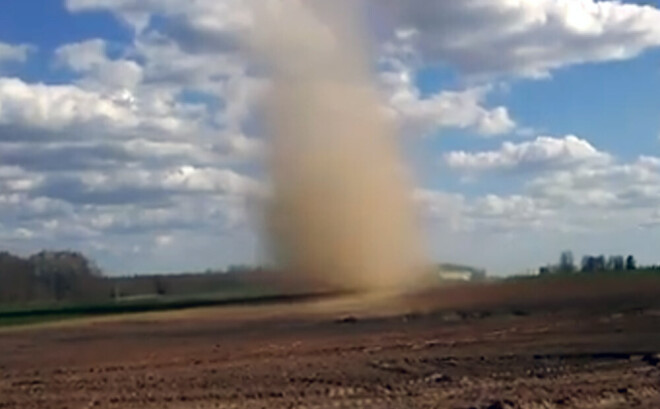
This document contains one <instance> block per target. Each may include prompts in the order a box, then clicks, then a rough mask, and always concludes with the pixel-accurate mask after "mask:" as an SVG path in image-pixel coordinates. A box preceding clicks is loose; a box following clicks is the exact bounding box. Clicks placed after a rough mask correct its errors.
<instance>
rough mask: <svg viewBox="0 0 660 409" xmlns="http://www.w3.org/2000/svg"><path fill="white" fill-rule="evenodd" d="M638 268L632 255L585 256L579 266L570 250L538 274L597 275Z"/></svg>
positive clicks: (542, 268)
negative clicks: (578, 273) (579, 273)
mask: <svg viewBox="0 0 660 409" xmlns="http://www.w3.org/2000/svg"><path fill="white" fill-rule="evenodd" d="M638 268H639V267H638V265H637V260H636V259H635V256H633V255H632V254H630V255H628V256H622V255H611V256H609V257H606V256H605V255H598V256H594V255H585V256H583V257H582V260H581V262H580V264H579V265H578V264H576V262H575V259H574V257H573V252H571V251H570V250H567V251H564V252H562V253H561V255H560V257H559V263H557V264H555V265H549V266H545V267H541V269H540V274H541V275H547V274H557V273H577V272H582V273H597V272H606V271H621V272H623V271H634V270H637V269H638ZM645 268H647V267H645Z"/></svg>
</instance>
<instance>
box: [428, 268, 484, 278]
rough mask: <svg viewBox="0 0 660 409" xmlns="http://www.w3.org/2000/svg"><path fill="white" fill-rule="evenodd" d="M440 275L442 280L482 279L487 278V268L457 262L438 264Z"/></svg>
mask: <svg viewBox="0 0 660 409" xmlns="http://www.w3.org/2000/svg"><path fill="white" fill-rule="evenodd" d="M437 274H438V277H439V278H440V279H441V280H442V281H482V280H485V279H486V270H482V269H477V268H474V267H470V266H462V265H457V264H441V265H440V266H438V272H437Z"/></svg>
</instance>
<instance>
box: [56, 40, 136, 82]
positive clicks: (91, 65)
mask: <svg viewBox="0 0 660 409" xmlns="http://www.w3.org/2000/svg"><path fill="white" fill-rule="evenodd" d="M106 48H107V45H106V42H105V41H104V40H101V39H94V40H88V41H84V42H80V43H73V44H67V45H64V46H62V47H60V48H58V49H57V50H56V51H55V55H56V58H57V60H58V62H59V63H60V64H62V65H63V66H65V67H68V68H69V69H71V70H73V71H74V72H77V73H80V74H84V75H85V81H87V82H88V83H89V85H90V86H98V87H101V88H106V89H110V90H112V89H119V90H133V89H134V88H135V87H136V86H137V85H138V84H139V83H140V82H141V81H142V75H143V74H142V67H141V66H140V65H139V64H138V63H136V62H135V61H130V60H125V59H117V60H111V59H109V58H108V57H107V51H106Z"/></svg>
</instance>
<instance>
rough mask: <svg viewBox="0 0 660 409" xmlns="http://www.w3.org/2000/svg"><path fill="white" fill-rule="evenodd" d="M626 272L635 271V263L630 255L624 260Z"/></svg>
mask: <svg viewBox="0 0 660 409" xmlns="http://www.w3.org/2000/svg"><path fill="white" fill-rule="evenodd" d="M626 270H637V261H636V260H635V257H634V256H633V255H632V254H631V255H629V256H628V257H627V258H626Z"/></svg>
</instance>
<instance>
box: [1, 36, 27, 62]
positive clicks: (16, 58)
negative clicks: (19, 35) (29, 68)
mask: <svg viewBox="0 0 660 409" xmlns="http://www.w3.org/2000/svg"><path fill="white" fill-rule="evenodd" d="M33 50H34V47H32V46H30V45H26V44H20V45H12V44H7V43H3V42H2V41H0V64H2V63H5V62H25V61H26V60H27V58H28V55H29V54H30V52H31V51H33Z"/></svg>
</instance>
